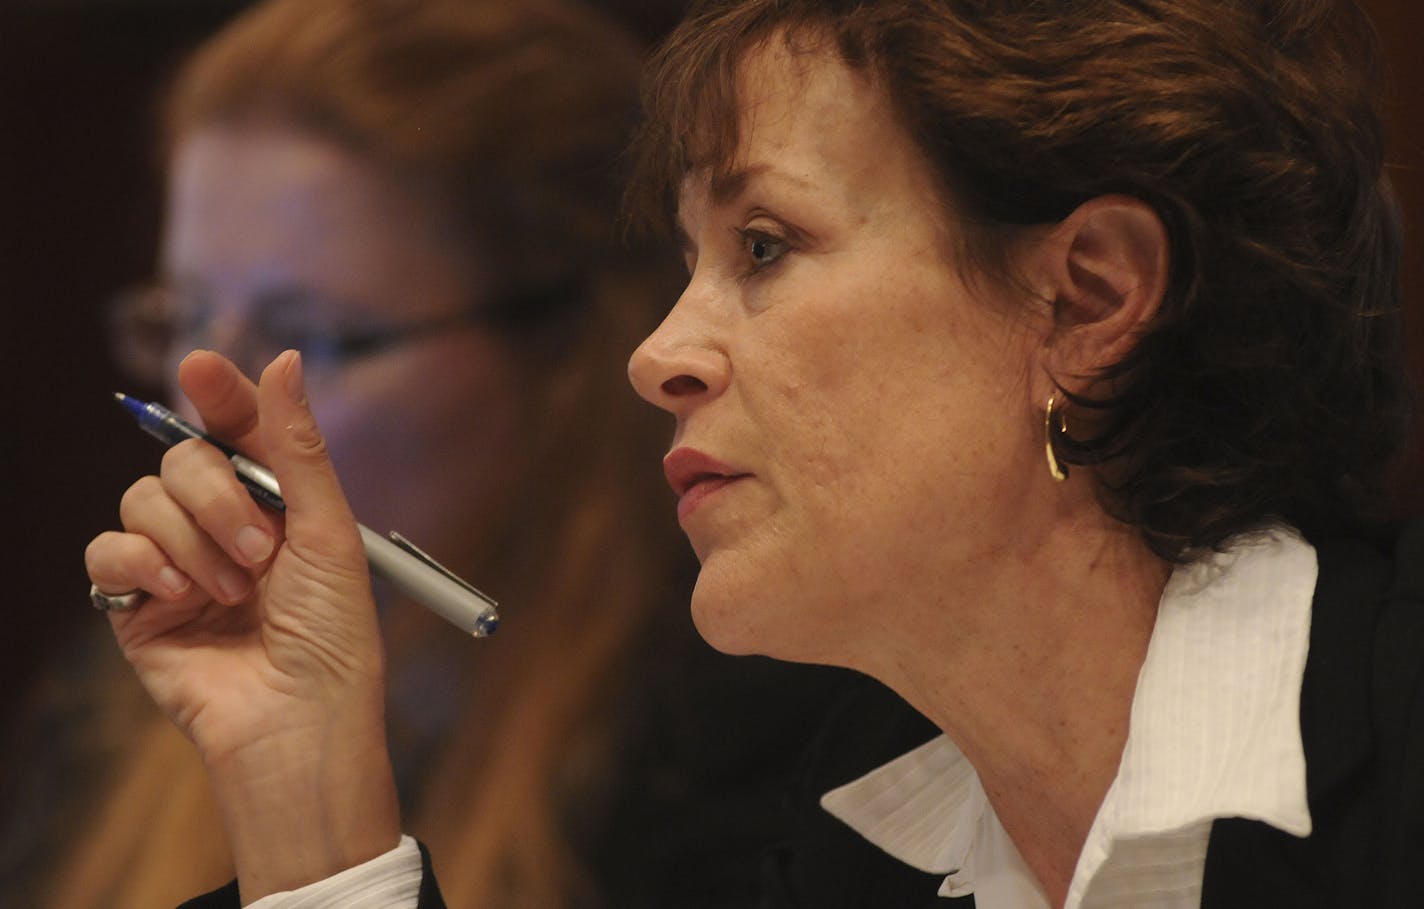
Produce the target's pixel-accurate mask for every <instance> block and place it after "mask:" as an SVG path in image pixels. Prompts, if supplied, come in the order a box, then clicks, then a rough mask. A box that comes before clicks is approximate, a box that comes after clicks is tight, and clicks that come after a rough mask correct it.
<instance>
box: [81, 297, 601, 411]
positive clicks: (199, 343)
mask: <svg viewBox="0 0 1424 909" xmlns="http://www.w3.org/2000/svg"><path fill="white" fill-rule="evenodd" d="M580 296H581V286H580V285H577V284H573V283H565V284H560V285H557V286H555V287H552V288H546V289H542V290H539V291H536V292H532V293H522V294H514V295H508V296H506V297H503V298H501V299H499V300H498V301H496V302H495V303H493V304H488V303H487V304H484V305H481V306H478V307H472V308H469V309H465V310H461V311H458V312H454V313H450V314H447V315H443V316H437V317H434V318H431V319H426V320H422V321H417V322H409V323H405V324H398V325H391V326H381V327H363V326H350V325H347V326H343V325H340V324H337V323H336V322H335V321H334V320H333V319H332V318H330V317H328V316H326V315H324V313H327V312H330V311H331V310H332V309H337V308H341V307H333V306H330V305H327V306H325V307H323V306H319V305H316V301H314V300H313V299H311V298H310V296H309V295H308V294H306V293H305V292H303V291H299V290H293V291H282V292H274V293H269V294H267V295H265V296H264V297H262V298H261V299H260V300H258V301H257V302H256V303H255V304H254V305H253V307H252V308H251V310H250V311H249V312H248V313H247V316H246V318H245V319H244V320H243V321H242V323H241V325H240V327H236V328H230V329H229V330H228V333H227V335H226V336H220V334H221V330H220V327H219V326H218V324H217V319H215V317H214V314H213V312H212V308H211V306H208V305H205V304H204V303H203V301H201V300H197V299H185V298H184V297H183V296H182V295H180V294H179V293H178V292H176V291H175V290H173V289H172V288H169V287H167V286H165V285H162V284H143V285H139V286H136V287H131V288H128V289H126V290H124V291H121V292H120V293H118V294H116V295H115V296H114V297H113V298H112V299H111V300H110V301H109V305H108V306H107V307H106V312H105V315H106V322H107V326H106V327H107V329H108V334H109V339H110V344H111V347H112V350H113V353H114V359H115V361H116V363H117V365H118V366H119V367H120V368H121V369H122V370H123V371H125V372H126V373H127V374H128V375H129V376H130V377H131V378H133V379H135V380H136V381H139V382H141V383H144V384H145V385H146V386H149V387H155V388H156V387H159V386H161V385H162V384H163V383H164V381H165V380H166V379H167V378H168V377H169V376H170V375H171V373H172V370H173V367H174V366H175V365H176V362H177V358H178V357H181V356H183V355H185V354H186V353H187V352H188V351H190V350H195V349H198V348H209V349H214V350H217V351H218V352H220V353H222V354H224V355H225V356H228V357H229V358H231V359H232V360H233V361H234V362H236V363H237V364H238V366H239V367H240V368H242V369H243V370H244V371H247V372H249V374H252V375H255V374H256V372H258V371H260V370H261V369H262V367H263V366H265V365H266V364H267V363H268V362H270V361H271V360H272V359H273V358H275V357H276V356H277V355H278V354H280V353H281V352H282V351H284V350H288V349H293V348H295V349H297V350H300V351H301V352H302V358H303V364H304V366H305V367H306V368H307V370H308V371H309V372H310V373H312V374H316V375H320V374H322V373H326V372H335V371H336V370H338V369H340V368H342V367H344V366H346V365H349V364H350V363H352V362H354V361H357V360H361V359H365V358H369V357H373V356H376V355H378V354H382V353H385V352H387V351H390V350H393V349H396V348H399V347H402V346H405V345H409V344H413V343H417V342H419V341H423V340H427V339H430V338H434V337H438V336H441V335H446V334H449V333H450V332H453V331H458V330H461V329H466V328H474V327H487V328H512V327H516V326H521V325H529V324H533V323H535V322H540V321H544V320H546V319H547V318H548V317H550V316H551V315H552V314H554V313H556V312H561V311H563V310H565V309H567V308H569V307H568V304H569V302H570V301H572V300H575V299H578V298H579V297H580Z"/></svg>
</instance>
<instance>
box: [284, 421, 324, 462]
mask: <svg viewBox="0 0 1424 909" xmlns="http://www.w3.org/2000/svg"><path fill="white" fill-rule="evenodd" d="M287 436H288V438H289V439H290V440H291V443H292V446H293V447H294V448H295V449H296V450H297V452H298V453H299V454H300V455H301V456H302V457H304V458H308V459H312V460H319V459H324V458H325V457H326V456H327V451H326V437H325V436H323V435H322V434H321V429H320V428H318V427H317V425H316V420H315V419H313V418H312V417H311V416H310V415H309V414H308V415H305V416H303V417H302V418H301V419H299V420H297V421H295V422H293V423H292V424H291V425H290V426H288V427H287Z"/></svg>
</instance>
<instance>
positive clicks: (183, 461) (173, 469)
mask: <svg viewBox="0 0 1424 909" xmlns="http://www.w3.org/2000/svg"><path fill="white" fill-rule="evenodd" d="M211 448H212V446H211V445H207V444H205V443H204V442H202V441H201V440H199V439H185V440H184V441H182V442H179V443H178V444H177V445H174V446H173V447H172V448H169V449H168V450H167V451H165V452H164V453H163V462H162V464H163V466H162V468H161V469H160V471H159V473H160V474H161V475H162V476H164V477H171V476H173V475H174V474H175V473H182V472H184V471H188V470H193V469H194V468H195V467H196V466H197V465H200V464H203V463H206V461H207V458H206V454H207V451H208V450H209V449H211Z"/></svg>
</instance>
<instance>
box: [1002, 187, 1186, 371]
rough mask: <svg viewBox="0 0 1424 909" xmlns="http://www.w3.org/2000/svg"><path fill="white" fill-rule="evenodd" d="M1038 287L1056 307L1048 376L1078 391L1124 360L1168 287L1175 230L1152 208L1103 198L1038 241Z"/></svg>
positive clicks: (1047, 348)
mask: <svg viewBox="0 0 1424 909" xmlns="http://www.w3.org/2000/svg"><path fill="white" fill-rule="evenodd" d="M1031 256H1032V257H1033V261H1032V262H1031V263H1030V269H1031V272H1032V274H1033V275H1034V279H1033V283H1034V285H1035V287H1036V289H1037V290H1038V291H1039V292H1040V294H1041V295H1042V296H1043V298H1044V299H1045V301H1046V302H1048V303H1050V304H1051V305H1052V308H1053V328H1052V329H1051V330H1050V331H1049V332H1048V334H1047V335H1046V336H1045V338H1044V347H1043V353H1044V367H1045V371H1046V373H1047V375H1049V376H1052V377H1053V378H1054V379H1056V380H1057V381H1059V382H1061V383H1063V384H1064V385H1065V386H1066V387H1067V388H1068V389H1069V390H1070V391H1081V390H1082V388H1083V381H1084V380H1086V379H1088V378H1090V377H1091V376H1093V375H1094V374H1095V373H1097V372H1098V371H1099V370H1101V369H1103V368H1104V367H1107V366H1111V365H1112V364H1113V363H1116V362H1118V361H1119V360H1121V359H1122V358H1123V357H1124V356H1125V355H1126V354H1127V352H1128V351H1129V350H1131V348H1132V345H1133V344H1135V343H1136V340H1137V337H1138V335H1139V334H1140V333H1141V331H1142V330H1143V329H1144V328H1145V327H1146V325H1147V323H1148V322H1149V321H1151V319H1152V317H1153V316H1155V315H1156V313H1157V308H1158V306H1160V305H1161V302H1162V296H1163V294H1164V293H1165V292H1166V289H1167V279H1168V269H1169V258H1170V256H1169V251H1168V243H1167V229H1166V228H1165V227H1164V226H1163V224H1162V219H1161V218H1159V217H1157V213H1156V212H1155V211H1153V209H1152V207H1151V206H1150V205H1148V204H1147V203H1145V202H1143V201H1141V200H1139V199H1134V198H1132V197H1131V196H1099V197H1098V198H1096V199H1093V200H1091V201H1089V202H1085V203H1084V204H1083V205H1081V206H1079V207H1078V208H1077V209H1076V210H1074V212H1073V213H1072V214H1071V215H1069V216H1068V217H1067V218H1065V219H1064V220H1063V221H1062V222H1060V223H1059V224H1058V225H1057V226H1055V227H1054V228H1053V229H1052V230H1051V231H1050V232H1049V233H1048V234H1047V236H1046V237H1045V238H1044V239H1043V241H1042V242H1040V243H1038V244H1036V245H1035V246H1034V248H1033V251H1032V253H1031Z"/></svg>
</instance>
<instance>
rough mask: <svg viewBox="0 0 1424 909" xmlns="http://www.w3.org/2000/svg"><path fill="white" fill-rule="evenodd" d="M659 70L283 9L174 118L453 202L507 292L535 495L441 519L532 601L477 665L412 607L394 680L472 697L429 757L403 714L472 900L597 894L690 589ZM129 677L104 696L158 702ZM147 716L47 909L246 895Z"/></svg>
mask: <svg viewBox="0 0 1424 909" xmlns="http://www.w3.org/2000/svg"><path fill="white" fill-rule="evenodd" d="M640 63H641V48H639V47H638V46H637V45H635V44H634V43H633V42H632V41H630V40H629V39H628V38H627V37H625V35H624V34H623V33H622V32H621V31H620V30H619V29H617V28H615V27H614V26H612V25H611V24H610V23H609V22H607V21H606V20H605V19H604V18H602V17H601V16H599V15H597V14H595V13H594V12H592V11H589V10H587V9H585V8H583V7H580V6H577V5H574V4H571V3H564V2H560V0H521V2H518V3H509V2H506V0H270V2H267V3H263V4H260V5H258V6H256V7H254V8H253V9H251V10H250V11H249V12H247V13H245V14H244V15H242V16H241V17H239V18H238V19H237V20H235V21H234V22H233V23H232V24H231V25H230V26H229V27H227V28H226V29H225V30H223V31H222V32H221V33H220V34H219V35H218V36H216V37H215V38H214V39H213V40H211V41H210V42H208V43H207V44H206V45H204V46H203V47H202V48H200V49H199V50H198V52H197V53H196V55H195V56H194V57H192V58H191V60H190V61H189V62H188V63H187V64H186V66H185V67H184V68H183V69H182V71H181V72H180V73H179V74H178V77H177V79H176V81H175V83H174V85H173V88H172V91H171V95H170V97H169V98H168V100H167V104H166V108H165V110H166V131H167V143H168V145H169V146H170V147H171V146H172V145H173V144H175V143H177V142H179V141H181V140H182V139H183V138H184V137H185V136H186V135H188V134H189V133H191V132H192V131H193V130H195V129H200V128H203V127H206V126H211V125H221V126H224V127H233V128H242V127H244V126H246V125H249V124H254V123H255V124H259V125H260V124H267V123H275V124H277V125H279V126H283V127H288V128H292V129H295V130H297V131H300V132H304V133H308V134H312V135H315V136H317V137H320V138H325V139H328V140H330V141H332V142H333V143H335V144H337V145H338V146H339V147H341V148H342V149H344V150H347V151H350V152H352V153H354V154H355V155H356V156H357V157H358V158H360V159H361V160H363V161H365V162H368V163H370V164H371V165H372V166H373V167H374V169H375V171H376V172H377V173H379V174H382V175H384V176H386V177H388V178H389V179H391V180H393V181H397V183H398V185H402V186H404V187H405V188H407V189H409V191H411V192H412V193H416V194H418V196H419V197H420V198H422V199H426V200H429V201H430V202H431V205H432V210H433V211H435V212H437V213H440V214H444V215H447V216H448V217H449V224H450V226H451V229H452V231H454V232H455V237H454V238H455V239H456V240H457V241H458V242H461V243H462V244H463V248H465V249H467V250H468V251H469V256H470V258H471V260H472V261H474V262H476V263H477V266H478V267H477V269H476V270H477V271H478V272H480V273H481V274H482V275H488V276H489V277H490V278H491V279H492V280H493V281H494V285H493V287H492V288H491V289H490V291H489V292H490V294H491V296H492V297H493V299H495V300H497V301H499V305H500V306H501V311H500V313H499V316H500V318H499V320H498V322H497V326H496V330H497V331H502V332H504V335H503V336H504V337H506V338H507V340H508V343H509V344H510V345H512V346H514V347H515V348H516V349H517V350H518V351H519V352H520V354H521V356H523V357H524V358H525V361H526V362H533V363H535V364H537V368H531V369H530V370H529V371H528V374H529V375H530V376H531V377H532V379H531V383H530V387H529V388H527V389H526V394H527V398H528V400H527V401H526V402H525V404H524V406H525V408H526V409H527V411H528V413H529V414H530V415H531V417H530V419H528V420H527V421H526V425H527V426H528V427H529V429H530V437H529V438H527V439H524V440H521V441H522V443H523V445H524V449H523V450H524V456H525V457H526V458H527V459H528V462H529V465H530V469H529V470H528V471H527V475H528V476H530V477H531V478H532V479H531V481H530V482H529V483H528V484H523V485H517V486H516V488H510V489H508V490H506V491H505V492H504V493H503V496H504V498H503V499H502V500H501V501H498V502H493V503H485V505H486V511H485V512H483V513H470V512H471V509H470V508H468V507H465V505H464V504H463V503H461V502H460V501H458V499H456V500H452V501H451V502H449V503H433V502H432V503H427V507H432V508H435V507H445V508H449V509H452V510H455V511H460V510H461V509H462V508H463V509H464V513H465V514H466V524H467V527H466V529H467V534H466V537H465V539H462V540H459V541H457V545H458V546H461V547H463V551H457V552H456V553H455V554H454V555H453V556H452V555H450V554H449V553H445V552H442V553H441V558H442V561H446V562H448V563H449V564H451V565H452V567H454V568H456V570H458V571H459V572H460V573H461V574H466V575H467V576H469V577H472V578H478V579H479V581H480V586H481V587H482V588H485V589H488V590H490V591H491V592H492V593H494V594H496V595H498V596H499V597H500V599H501V600H502V601H503V602H504V603H505V604H506V606H507V607H508V611H507V616H508V617H509V619H510V620H509V621H506V622H505V625H504V627H503V628H502V629H501V631H500V634H499V638H498V640H497V643H496V644H495V645H494V646H488V647H483V646H480V645H478V644H476V645H474V646H473V647H471V642H470V641H469V640H468V639H467V638H465V637H464V636H462V635H459V634H452V633H451V631H450V629H449V628H448V626H445V625H444V624H443V623H442V622H440V621H439V620H437V619H435V618H433V617H432V616H431V615H429V614H428V613H427V612H425V611H424V610H421V609H418V608H415V607H409V608H399V607H396V608H393V609H391V610H390V611H389V615H387V616H386V617H385V629H384V631H385V635H386V642H387V651H388V672H389V675H391V676H392V677H396V676H400V675H402V674H403V673H406V674H409V673H412V672H413V673H414V674H415V675H417V676H420V677H421V678H422V679H423V685H424V687H423V688H421V689H420V691H421V693H422V696H423V697H425V698H426V699H427V700H428V701H443V700H445V699H454V702H455V704H456V705H457V706H456V708H455V710H456V713H455V720H454V722H453V728H443V727H442V728H440V729H438V730H436V732H435V734H434V735H433V736H431V735H429V734H426V735H425V739H426V740H425V741H423V742H419V743H416V744H415V745H414V746H410V743H409V742H408V739H410V738H413V737H416V736H415V733H413V731H412V730H413V729H414V728H415V727H418V726H419V725H420V723H418V722H416V721H415V719H414V718H413V717H412V716H411V714H415V713H418V712H419V709H416V710H411V709H409V708H410V707H411V706H412V705H410V704H409V703H408V702H409V700H410V699H409V698H405V699H397V698H391V699H389V702H390V722H391V732H390V742H391V746H392V748H393V750H395V751H396V752H400V751H401V750H402V748H405V749H406V750H407V751H410V750H412V748H413V749H414V750H415V751H422V750H423V751H424V752H425V753H421V754H419V755H418V757H419V765H420V770H421V771H423V772H420V773H416V774H414V775H413V776H412V778H411V779H410V780H409V784H407V782H406V781H403V782H402V791H401V800H402V803H403V808H404V809H405V810H404V814H405V820H406V827H407V830H408V832H410V833H412V834H414V835H416V836H418V837H419V838H420V839H421V840H423V841H424V842H426V843H427V844H428V845H430V846H431V848H432V852H433V854H434V855H435V856H436V857H437V859H436V861H437V864H438V873H439V878H440V883H441V888H442V890H443V891H444V893H445V896H446V898H447V899H448V901H449V902H450V904H451V905H454V906H470V907H475V906H479V907H554V906H562V905H567V904H570V903H577V904H580V905H589V904H597V903H598V899H597V896H596V888H597V882H596V881H592V880H589V879H588V872H587V870H586V869H584V868H583V867H582V865H581V862H580V855H579V848H578V847H579V845H580V844H576V843H573V842H571V841H570V838H569V833H568V824H567V815H568V814H569V813H570V812H574V813H577V812H579V811H582V810H585V809H587V808H588V805H586V804H584V803H585V802H588V803H590V804H593V805H595V806H596V805H597V803H598V802H599V801H600V799H601V798H602V793H601V790H602V788H603V787H604V786H605V784H606V783H607V781H608V777H609V776H610V775H611V774H614V773H616V767H614V766H611V765H612V763H613V762H614V761H616V757H615V756H614V749H615V745H616V743H615V742H613V741H612V739H613V737H615V736H616V735H617V728H618V727H617V723H616V719H617V717H616V716H615V714H618V713H619V711H620V709H621V708H620V707H619V705H618V704H617V694H618V691H619V686H620V685H623V684H626V682H627V677H628V675H629V673H631V672H635V671H636V666H638V665H639V663H638V654H639V653H641V652H642V651H641V650H640V649H639V648H641V647H644V646H646V641H645V640H644V639H645V638H647V637H648V635H649V634H650V631H649V628H650V626H651V624H652V622H653V620H654V618H655V616H656V615H657V614H659V613H661V612H663V611H664V609H666V608H671V604H677V603H685V602H686V593H685V589H684V588H683V587H682V585H683V584H684V583H685V581H686V580H688V579H690V578H691V576H692V568H691V565H690V555H689V554H688V553H687V551H686V548H685V546H684V545H683V544H682V543H681V541H680V540H679V539H678V535H677V534H676V528H675V525H674V524H673V523H672V520H671V509H669V508H667V507H665V506H666V503H665V501H664V496H663V490H664V486H663V484H662V482H661V478H660V473H659V465H658V457H657V455H658V453H659V451H660V450H661V448H662V447H663V446H664V443H665V438H664V436H665V428H664V427H663V425H662V423H661V421H660V420H659V418H658V417H657V415H656V414H653V413H650V412H649V409H648V408H646V407H644V406H642V405H641V403H640V402H638V401H637V399H636V397H635V396H634V395H633V394H632V393H631V391H630V390H629V389H628V388H627V382H626V378H625V363H626V360H627V356H628V352H629V351H631V350H632V349H633V347H634V346H636V344H637V342H638V341H639V340H640V339H641V338H642V337H643V336H645V335H646V334H647V332H648V331H650V330H651V329H652V328H653V327H654V326H655V325H656V322H657V319H658V317H659V314H660V313H659V311H660V308H661V307H662V305H663V304H664V302H665V301H666V299H667V298H668V295H669V293H671V292H672V291H673V290H674V288H675V282H674V275H673V271H672V269H673V268H674V266H673V261H672V260H673V257H672V256H670V255H667V254H666V251H660V252H662V253H663V254H661V255H654V254H651V253H650V252H648V251H647V250H642V251H639V250H629V249H628V248H626V247H625V245H624V243H623V239H622V238H621V237H620V236H619V235H618V228H617V210H618V200H619V195H620V193H621V189H622V186H623V183H624V180H623V177H622V174H621V173H620V161H621V154H622V152H623V149H624V147H625V144H626V141H627V135H628V131H629V130H630V129H631V128H632V126H633V123H634V122H635V119H636V114H637V84H638V68H639V65H640ZM481 292H482V293H483V292H484V290H483V285H482V289H481ZM370 418H371V419H382V418H383V417H382V415H379V414H372V415H370ZM571 453H576V455H573V456H571ZM457 493H458V491H455V490H452V496H455V495H457ZM516 615H517V620H516V618H515V617H516ZM109 649H110V650H112V649H113V648H112V646H111V647H110V648H109ZM111 662H112V661H111ZM630 667H634V668H630ZM117 673H118V675H116V677H115V678H113V679H109V678H105V679H89V680H88V681H89V683H90V686H89V688H88V690H90V691H92V692H94V693H95V694H96V696H100V697H108V698H113V697H114V695H113V693H112V692H113V691H114V690H115V689H116V688H118V687H122V686H125V685H127V686H128V688H126V689H124V690H130V689H136V685H135V684H134V683H133V682H132V680H131V679H130V678H127V677H128V676H129V675H131V674H130V673H129V672H128V670H127V667H124V666H122V665H120V666H119V667H118V669H117ZM111 683H112V686H113V687H111ZM135 697H138V698H141V697H142V695H141V692H140V693H136V694H135ZM415 706H416V707H417V708H419V707H420V706H422V705H415ZM145 717H146V719H135V720H133V722H132V725H131V726H129V727H128V729H127V732H128V736H127V738H126V740H125V744H124V745H123V747H122V749H119V748H117V747H110V748H109V749H108V750H109V751H110V756H111V757H112V760H113V762H114V764H115V766H118V767H119V768H121V769H120V770H119V771H118V772H117V773H116V775H115V777H114V779H113V780H112V785H111V786H109V787H108V788H107V789H106V791H104V792H103V793H101V794H100V795H99V797H98V798H97V799H95V801H96V802H97V810H95V811H93V812H92V823H91V825H90V829H89V831H88V832H87V834H86V835H85V836H83V837H81V838H80V839H79V840H78V842H77V843H75V844H74V846H73V848H72V849H71V850H70V855H69V856H68V857H67V859H66V860H65V861H64V862H62V863H60V864H59V865H58V866H57V868H56V872H55V874H53V876H52V880H51V882H50V888H49V889H50V899H49V901H48V902H47V903H46V904H47V905H53V906H57V907H64V909H83V907H96V909H97V907H101V906H103V907H116V906H117V907H130V906H131V907H148V906H157V905H173V904H175V903H176V902H178V901H179V900H181V899H184V898H187V897H190V896H193V895H194V894H195V893H196V892H198V891H200V890H203V889H209V888H212V887H215V886H218V885H220V884H222V883H223V882H224V881H226V880H227V879H228V878H230V877H231V875H232V870H231V865H230V859H229V857H228V850H227V847H226V843H225V839H224V836H223V832H222V828H221V825H220V823H219V820H218V818H217V815H216V812H215V808H214V806H213V805H212V801H211V797H210V795H209V794H208V792H207V786H206V782H205V778H204V774H203V771H202V768H201V766H200V764H199V761H198V759H197V757H196V755H195V754H194V753H193V750H192V748H191V747H190V746H189V745H188V744H187V743H186V742H185V741H183V740H182V737H181V736H179V735H178V734H177V732H176V731H175V730H173V729H172V728H170V727H169V726H168V724H167V723H166V722H165V721H163V720H162V719H161V718H160V717H158V716H157V713H156V711H153V710H151V709H150V710H148V711H147V713H146V714H145ZM134 730H138V731H136V732H135V731H134ZM115 738H117V736H115ZM408 746H409V747H408ZM115 752H118V753H115Z"/></svg>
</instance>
